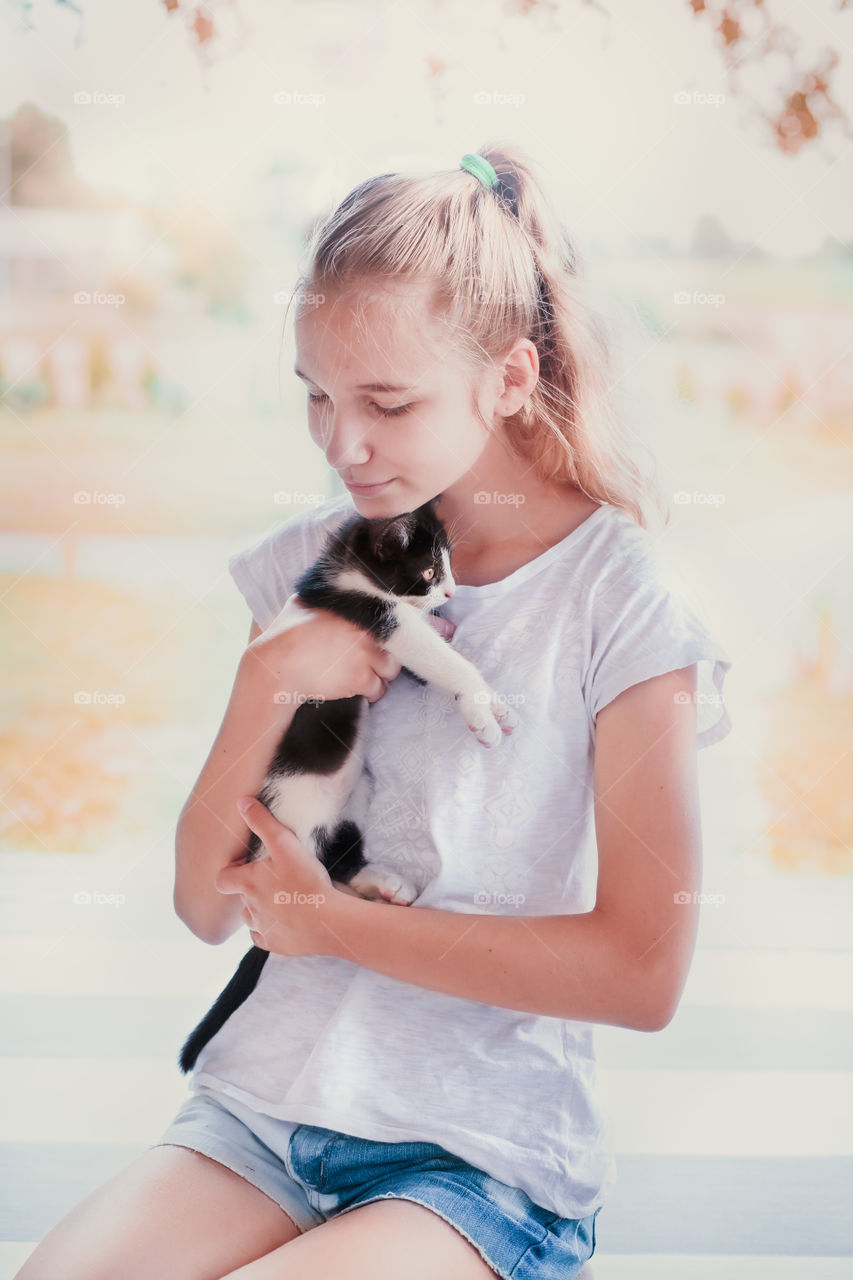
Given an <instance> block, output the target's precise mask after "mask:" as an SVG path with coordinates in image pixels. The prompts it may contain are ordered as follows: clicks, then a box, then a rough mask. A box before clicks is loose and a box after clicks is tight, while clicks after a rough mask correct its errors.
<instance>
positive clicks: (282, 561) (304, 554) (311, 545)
mask: <svg viewBox="0 0 853 1280" xmlns="http://www.w3.org/2000/svg"><path fill="white" fill-rule="evenodd" d="M346 505H347V504H346V502H342V501H341V499H333V500H332V501H331V502H329V503H326V504H325V505H324V506H322V507H316V508H313V509H312V510H310V511H306V512H299V513H297V514H296V515H295V516H292V517H291V518H290V519H289V520H286V521H285V523H284V524H283V525H281V526H280V527H279V528H278V529H274V530H273V532H272V533H268V534H265V535H264V536H263V537H262V538H258V539H257V541H256V542H253V543H252V544H251V546H249V547H246V548H245V549H244V550H243V551H237V552H235V553H234V554H233V555H232V556H229V558H228V571H229V573H230V574H231V577H232V578H233V579H234V581H235V583H236V584H237V586H238V587H239V589H240V592H241V594H242V596H243V598H244V600H245V601H246V603H247V604H248V606H249V609H250V610H251V613H252V617H253V618H254V619H255V621H256V622H257V624H258V626H259V627H260V628H261V630H265V629H266V628H267V627H268V626H269V624H270V623H271V622H272V620H273V618H275V616H276V614H277V613H278V612H279V610H280V609H281V608H282V606H283V605H284V603H285V601H286V600H287V598H288V596H291V595H292V594H293V592H294V590H295V586H296V582H297V580H298V579H299V577H300V576H301V574H302V573H303V571H304V570H305V569H307V568H308V566H309V565H310V564H313V562H314V561H315V560H316V558H317V555H318V554H319V551H320V547H321V545H322V543H323V541H324V540H325V536H326V533H327V531H328V530H330V529H331V528H333V527H334V526H335V525H336V524H340V523H341V519H342V515H345V514H346Z"/></svg>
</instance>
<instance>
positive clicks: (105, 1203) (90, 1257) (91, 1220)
mask: <svg viewBox="0 0 853 1280" xmlns="http://www.w3.org/2000/svg"><path fill="white" fill-rule="evenodd" d="M297 1235H299V1231H298V1229H297V1227H296V1226H295V1224H294V1223H293V1222H292V1221H291V1219H290V1218H289V1217H288V1216H287V1214H286V1213H285V1212H284V1211H283V1210H282V1209H280V1208H279V1206H278V1205H277V1204H276V1203H275V1202H274V1201H273V1200H270V1198H269V1197H268V1196H266V1195H265V1194H264V1193H263V1191H259V1190H258V1189H257V1187H253V1186H252V1184H251V1183H249V1182H247V1181H246V1179H245V1178H241V1177H240V1175H239V1174H237V1173H233V1172H232V1170H230V1169H226V1168H225V1166H224V1165H221V1164H218V1163H217V1162H216V1161H215V1160H210V1159H208V1157H207V1156H203V1155H201V1154H200V1153H199V1152H198V1151H191V1150H189V1148H187V1147H177V1146H159V1147H151V1148H150V1149H149V1150H148V1151H144V1152H143V1153H142V1155H141V1156H139V1157H138V1158H137V1159H136V1160H135V1161H134V1162H133V1163H132V1164H130V1165H129V1166H128V1167H127V1168H126V1169H123V1170H121V1171H120V1172H119V1173H117V1174H116V1175H115V1177H113V1178H111V1179H110V1180H109V1181H108V1182H106V1183H104V1185H103V1186H101V1187H98V1188H96V1190H95V1191H93V1192H92V1193H91V1195H89V1196H87V1197H86V1199H85V1200H83V1201H82V1202H81V1203H80V1204H78V1205H77V1206H76V1207H75V1208H74V1209H72V1210H71V1212H70V1213H68V1214H66V1216H65V1217H64V1218H62V1219H61V1220H60V1221H59V1222H58V1223H57V1224H56V1226H54V1227H53V1228H52V1229H51V1230H50V1231H49V1232H48V1234H47V1235H46V1236H45V1237H44V1239H43V1240H42V1242H41V1244H39V1245H38V1246H37V1247H36V1249H35V1250H34V1251H33V1253H32V1254H31V1255H30V1257H29V1258H28V1259H27V1261H26V1262H25V1263H24V1265H23V1267H22V1268H21V1270H20V1271H19V1272H18V1274H17V1276H16V1277H15V1280H118V1278H119V1277H120V1278H121V1280H143V1278H144V1280H152V1277H159V1280H219V1277H221V1276H223V1275H225V1274H226V1272H228V1271H231V1270H233V1269H234V1268H235V1267H241V1266H243V1265H245V1264H246V1263H248V1262H251V1261H252V1260H253V1259H255V1258H260V1257H261V1256H262V1255H263V1254H265V1253H269V1252H270V1250H272V1249H277V1248H278V1247H279V1246H281V1245H283V1244H284V1243H286V1241H288V1240H292V1239H294V1238H295V1237H296V1236H297Z"/></svg>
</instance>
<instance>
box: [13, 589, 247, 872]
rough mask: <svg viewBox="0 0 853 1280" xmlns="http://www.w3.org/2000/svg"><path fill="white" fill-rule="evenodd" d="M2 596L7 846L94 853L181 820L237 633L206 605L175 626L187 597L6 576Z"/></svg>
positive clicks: (229, 672)
mask: <svg viewBox="0 0 853 1280" xmlns="http://www.w3.org/2000/svg"><path fill="white" fill-rule="evenodd" d="M0 595H2V596H3V599H4V604H5V605H6V606H7V609H8V613H7V614H6V621H5V625H4V635H3V648H4V653H5V655H6V661H5V670H6V676H7V679H6V695H5V700H4V707H3V714H2V724H0V790H2V794H3V796H4V805H5V808H4V809H3V811H2V812H0V844H2V846H3V847H4V848H12V849H32V850H36V851H54V850H63V851H66V850H95V849H98V848H100V847H103V844H104V842H105V841H106V840H107V839H108V838H109V836H110V835H111V833H114V832H115V831H117V830H118V831H127V832H134V831H135V832H144V831H146V830H152V831H153V829H154V828H155V827H156V826H157V824H159V823H167V824H170V823H173V822H175V821H176V820H177V816H178V813H179V811H180V807H181V805H182V804H183V802H184V800H185V799H186V796H187V794H188V793H189V789H190V787H191V786H192V782H193V781H194V779H195V776H196V774H197V772H198V770H199V769H200V767H201V764H202V763H203V755H200V754H199V744H198V724H199V721H204V720H206V719H207V718H208V717H210V715H211V712H213V713H214V714H215V713H216V711H217V709H218V710H219V711H222V710H224V705H225V700H226V699H227V694H228V689H229V687H230V679H231V677H232V676H233V660H234V652H235V647H236V646H235V639H234V635H233V634H232V633H230V631H229V630H228V628H224V627H223V626H222V625H221V622H219V621H218V620H217V619H216V618H215V617H214V616H213V615H211V613H210V611H209V610H208V609H207V608H206V607H205V606H204V605H203V604H202V605H201V606H196V607H194V608H193V609H192V611H191V612H190V613H189V614H188V617H187V618H186V619H185V620H184V622H183V624H182V625H179V626H175V627H171V623H172V622H173V621H174V620H175V619H177V618H178V617H180V615H181V614H182V613H185V612H186V611H187V607H188V606H187V601H186V599H184V598H183V597H182V596H180V594H178V593H177V592H168V591H157V592H152V591H142V590H139V589H137V588H134V590H133V591H122V590H120V589H119V588H117V587H113V586H110V585H107V584H104V583H98V582H89V581H74V580H63V579H60V578H57V577H53V576H47V575H41V574H30V575H29V576H27V577H23V578H17V579H16V577H15V576H14V575H9V574H7V575H3V576H0ZM235 608H236V609H237V610H240V605H239V603H236V602H235ZM242 629H243V617H242V611H241V618H240V630H241V631H242ZM246 632H247V634H248V627H246ZM81 693H82V694H83V696H84V698H85V697H86V696H88V698H89V701H81V700H80V695H81ZM104 695H108V696H111V697H115V696H116V695H118V697H120V698H122V699H123V701H122V702H120V703H118V704H115V703H107V702H104V701H99V700H98V699H99V696H100V697H103V696H104ZM211 741H212V738H211ZM209 745H210V744H209V743H208V748H209ZM188 749H189V750H188Z"/></svg>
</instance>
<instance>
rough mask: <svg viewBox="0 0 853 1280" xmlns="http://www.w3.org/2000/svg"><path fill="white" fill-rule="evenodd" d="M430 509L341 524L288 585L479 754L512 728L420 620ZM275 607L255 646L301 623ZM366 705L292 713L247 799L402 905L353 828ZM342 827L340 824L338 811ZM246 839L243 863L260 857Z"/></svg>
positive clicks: (442, 580)
mask: <svg viewBox="0 0 853 1280" xmlns="http://www.w3.org/2000/svg"><path fill="white" fill-rule="evenodd" d="M436 501H437V499H436V498H433V499H431V500H430V501H429V502H426V503H424V505H423V506H421V507H418V508H417V510H415V511H411V512H406V513H404V514H403V515H400V516H395V517H390V518H388V517H379V518H374V519H370V518H368V517H366V516H360V515H354V516H351V517H350V518H349V519H348V520H346V521H345V522H344V524H343V525H342V526H341V527H340V528H339V529H337V530H335V531H333V532H332V533H331V534H330V535H329V537H328V538H327V540H326V543H325V545H324V547H323V549H322V551H321V552H320V555H319V556H318V558H317V560H316V561H315V563H314V564H313V565H311V566H310V568H308V569H306V570H305V572H304V573H303V574H302V576H301V577H300V578H299V580H298V581H297V583H296V586H295V592H296V594H297V595H298V596H299V600H300V603H301V604H302V605H303V606H304V607H305V608H309V609H310V608H312V607H314V608H318V609H328V610H330V611H331V612H332V613H336V614H338V615H339V616H340V617H342V618H346V619H347V620H348V621H349V622H352V623H354V624H355V625H356V626H359V627H363V628H364V630H366V631H369V632H370V633H371V635H373V636H374V637H375V639H376V640H377V641H378V642H379V644H381V646H382V647H383V648H384V649H387V650H388V652H389V653H391V654H393V656H394V657H395V658H396V659H397V661H398V662H399V663H400V665H401V668H403V669H404V670H405V671H406V672H407V673H408V674H409V675H411V676H413V678H414V679H416V680H417V681H418V683H420V684H425V683H427V682H431V683H432V684H435V685H437V686H438V687H439V688H441V689H444V690H446V691H447V692H448V693H452V694H453V695H454V697H455V698H456V699H457V701H458V703H459V710H460V711H461V713H462V715H463V716H464V718H465V721H466V723H467V724H468V726H469V728H470V729H472V730H473V731H474V732H475V733H476V735H477V738H478V740H479V741H480V742H482V743H483V744H484V746H487V747H491V746H495V745H496V744H497V743H498V742H500V741H501V737H502V735H503V734H504V733H511V732H512V730H513V729H514V728H515V726H516V718H515V715H514V713H513V712H512V711H511V710H510V708H509V707H507V706H505V705H504V704H503V703H501V702H500V701H499V698H498V695H497V694H496V693H495V692H494V691H493V690H492V689H490V688H489V686H488V685H487V684H486V682H485V680H484V679H483V677H482V676H481V675H480V673H479V672H478V670H477V668H476V667H475V666H474V665H473V663H471V662H469V661H468V659H467V658H463V657H462V655H461V654H460V653H458V652H456V651H455V650H454V649H451V648H450V647H449V646H448V644H447V642H446V641H445V640H443V639H442V638H441V637H440V636H439V635H438V633H437V632H436V631H435V630H434V629H433V628H432V627H431V626H430V624H429V623H428V622H427V621H426V618H425V614H426V613H427V612H429V611H431V610H433V609H437V608H439V607H440V606H441V605H442V604H444V602H445V600H447V599H449V597H450V596H452V594H453V591H454V589H455V583H454V581H453V575H452V573H451V569H450V553H451V551H452V543H451V542H450V539H449V538H448V535H447V532H446V530H445V528H444V525H443V524H442V522H441V520H440V519H439V517H438V516H437V515H436V513H435V510H434V504H435V502H436ZM297 613H298V614H299V617H298V618H297V617H295V616H294V608H293V606H289V605H288V604H285V606H284V607H283V608H282V610H281V612H280V613H279V614H278V615H277V616H276V618H274V619H273V621H272V622H271V623H270V625H269V626H268V627H267V629H266V630H265V631H264V633H263V634H264V635H265V636H270V635H273V634H277V633H278V632H280V631H283V630H286V629H287V628H288V627H290V626H293V625H295V624H296V623H297V622H298V621H299V620H304V613H303V612H302V611H300V610H297ZM368 706H369V703H368V701H367V699H366V698H365V697H363V696H362V695H356V696H354V697H351V698H335V699H332V700H328V701H325V700H322V699H309V700H308V701H305V702H303V703H302V704H301V705H300V706H299V707H298V708H297V710H296V713H295V715H294V717H293V720H292V721H291V723H290V725H289V727H288V729H287V731H286V732H285V734H284V736H283V737H282V740H281V742H280V743H279V746H278V749H277V751H276V754H275V756H274V758H273V761H272V763H271V765H270V768H269V770H268V772H267V776H266V779H265V781H264V784H263V787H262V788H261V790H260V791H259V793H258V799H259V800H260V801H261V802H262V803H263V804H265V805H266V806H267V808H268V809H269V810H270V811H271V812H272V813H273V814H274V815H275V817H276V818H278V820H279V821H280V822H282V823H284V824H285V825H286V826H288V827H290V828H291V829H292V830H293V831H294V832H295V834H296V836H297V837H298V839H299V840H300V841H301V843H302V844H304V845H305V846H306V847H307V848H309V849H312V850H313V852H314V854H315V855H316V857H318V858H319V859H320V861H321V862H322V863H323V866H324V867H325V868H326V870H327V871H328V873H329V876H330V877H331V879H332V880H333V881H334V882H335V883H336V885H337V886H338V888H340V889H344V890H345V891H346V892H349V893H354V894H357V895H358V896H360V897H364V898H375V899H380V900H385V901H387V902H394V903H401V904H406V905H408V904H409V903H410V902H412V901H414V899H415V898H416V897H417V892H418V891H417V890H416V889H415V888H414V886H413V885H411V884H410V883H409V882H408V881H407V880H406V879H405V878H404V877H403V876H402V875H400V873H399V872H398V871H397V870H395V868H393V867H390V866H386V865H384V864H382V863H377V862H369V861H368V860H367V859H366V858H365V856H364V849H363V844H362V829H363V826H364V822H365V819H366V814H367V806H368V803H369V800H370V791H371V783H372V780H371V778H370V774H369V771H368V770H367V769H365V766H364V758H363V752H362V749H361V748H362V743H363V730H364V727H365V716H366V713H367V708H368ZM345 809H346V810H347V817H345V818H344V817H343V816H342V815H343V813H344V810H345ZM268 856H269V854H268V853H267V851H266V849H265V848H264V845H263V842H262V841H261V839H260V837H259V836H258V835H257V834H256V833H255V832H254V831H253V832H250V834H249V838H248V841H247V847H246V852H245V855H244V857H243V859H242V861H244V862H254V861H257V860H258V859H260V858H263V857H268ZM268 955H269V952H268V951H265V950H263V948H261V947H255V946H253V947H252V948H251V950H250V951H248V952H247V953H246V955H245V956H244V957H243V959H242V960H241V961H240V964H239V966H238V968H237V971H236V973H235V974H234V977H233V978H232V979H231V981H230V982H229V983H228V984H227V986H226V987H225V988H224V990H223V991H222V993H221V994H220V995H219V996H218V998H217V999H216V1001H215V1002H214V1004H213V1006H212V1007H211V1008H210V1010H209V1011H208V1013H207V1014H205V1016H204V1018H202V1020H201V1022H200V1023H199V1024H198V1026H197V1027H196V1028H195V1029H194V1030H193V1031H192V1032H191V1033H190V1035H189V1036H188V1037H187V1040H186V1042H185V1043H184V1045H183V1048H182V1049H181V1053H180V1057H179V1065H180V1068H181V1070H182V1071H184V1072H187V1071H191V1070H192V1068H193V1066H194V1065H195V1061H196V1059H197V1057H198V1055H199V1053H200V1052H201V1050H202V1049H203V1048H204V1046H205V1045H206V1044H207V1042H208V1041H209V1040H210V1039H211V1038H212V1037H213V1036H214V1035H215V1034H216V1033H217V1031H219V1030H220V1029H221V1028H222V1027H223V1026H224V1025H225V1022H226V1021H227V1019H228V1018H229V1017H230V1016H231V1014H232V1013H233V1012H234V1010H235V1009H237V1008H239V1006H240V1005H241V1004H242V1003H243V1001H244V1000H245V999H246V998H247V997H248V996H249V994H250V993H251V992H252V991H253V990H254V988H255V986H256V984H257V981H258V978H259V976H260V973H261V970H262V968H263V966H264V963H265V962H266V959H267V956H268Z"/></svg>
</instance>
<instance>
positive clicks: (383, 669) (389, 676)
mask: <svg viewBox="0 0 853 1280" xmlns="http://www.w3.org/2000/svg"><path fill="white" fill-rule="evenodd" d="M402 669H403V668H402V663H400V662H398V661H397V659H396V658H395V657H394V655H393V654H391V653H383V654H382V657H381V659H380V660H379V661H378V662H376V663H374V666H373V670H374V671H375V672H376V674H377V675H378V676H381V677H382V679H383V680H396V678H397V676H398V675H399V674H400V672H401V671H402Z"/></svg>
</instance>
